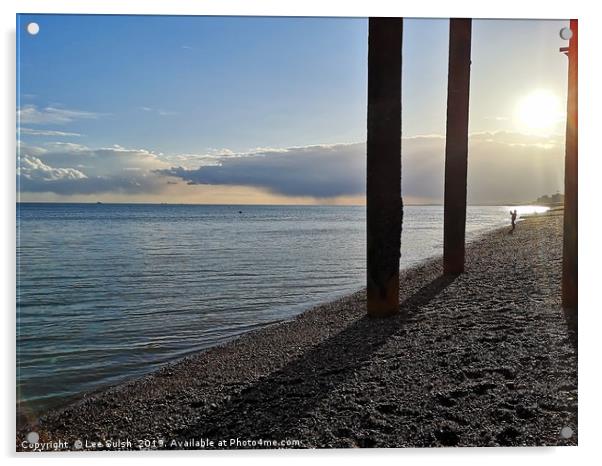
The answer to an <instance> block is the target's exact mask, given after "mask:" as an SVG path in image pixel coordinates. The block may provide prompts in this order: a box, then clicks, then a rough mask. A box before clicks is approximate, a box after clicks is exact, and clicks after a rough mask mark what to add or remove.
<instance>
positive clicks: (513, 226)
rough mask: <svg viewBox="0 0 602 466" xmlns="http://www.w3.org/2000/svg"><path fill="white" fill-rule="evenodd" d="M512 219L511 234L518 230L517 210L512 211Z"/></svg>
mask: <svg viewBox="0 0 602 466" xmlns="http://www.w3.org/2000/svg"><path fill="white" fill-rule="evenodd" d="M510 219H511V221H512V230H510V232H513V231H514V229H515V228H516V209H514V210H513V211H512V210H511V211H510Z"/></svg>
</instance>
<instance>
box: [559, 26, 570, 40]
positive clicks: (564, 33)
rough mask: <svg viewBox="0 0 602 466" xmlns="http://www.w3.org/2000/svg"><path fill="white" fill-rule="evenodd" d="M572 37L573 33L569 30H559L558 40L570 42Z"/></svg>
mask: <svg viewBox="0 0 602 466" xmlns="http://www.w3.org/2000/svg"><path fill="white" fill-rule="evenodd" d="M571 37H573V31H571V28H562V29H561V30H560V38H561V39H564V40H570V39H571Z"/></svg>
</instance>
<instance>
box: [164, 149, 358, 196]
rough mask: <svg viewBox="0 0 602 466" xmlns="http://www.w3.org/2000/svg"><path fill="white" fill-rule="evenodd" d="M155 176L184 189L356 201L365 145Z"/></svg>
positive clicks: (253, 157)
mask: <svg viewBox="0 0 602 466" xmlns="http://www.w3.org/2000/svg"><path fill="white" fill-rule="evenodd" d="M158 173H161V174H163V175H168V176H174V177H178V178H181V179H182V180H184V181H186V182H187V183H189V184H210V185H235V186H252V187H257V188H264V189H267V190H268V191H270V192H272V193H274V194H283V195H286V196H312V197H319V198H325V197H336V196H344V195H357V194H362V193H364V191H365V173H366V156H365V144H359V143H358V144H336V145H318V146H307V147H293V148H289V149H286V150H265V151H260V152H256V153H253V154H250V155H246V156H240V157H228V158H225V159H222V161H221V164H220V165H214V166H203V167H200V168H198V169H186V168H183V167H172V168H170V169H168V170H159V171H158Z"/></svg>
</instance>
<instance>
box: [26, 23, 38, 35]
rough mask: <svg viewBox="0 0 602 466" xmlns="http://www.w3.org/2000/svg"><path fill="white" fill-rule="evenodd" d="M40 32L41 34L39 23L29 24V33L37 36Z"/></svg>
mask: <svg viewBox="0 0 602 466" xmlns="http://www.w3.org/2000/svg"><path fill="white" fill-rule="evenodd" d="M38 32H40V25H39V24H38V23H29V24H28V25H27V33H28V34H30V35H32V36H35V35H36V34H37V33H38Z"/></svg>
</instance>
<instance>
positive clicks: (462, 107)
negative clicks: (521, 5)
mask: <svg viewBox="0 0 602 466" xmlns="http://www.w3.org/2000/svg"><path fill="white" fill-rule="evenodd" d="M471 29H472V20H470V19H450V22H449V65H448V77H447V128H446V139H445V193H444V196H445V200H444V204H445V205H444V213H443V217H444V220H443V270H444V273H445V274H450V275H455V274H459V273H462V272H464V242H465V233H466V176H467V170H468V102H469V94H470V47H471V35H472V31H471Z"/></svg>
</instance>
